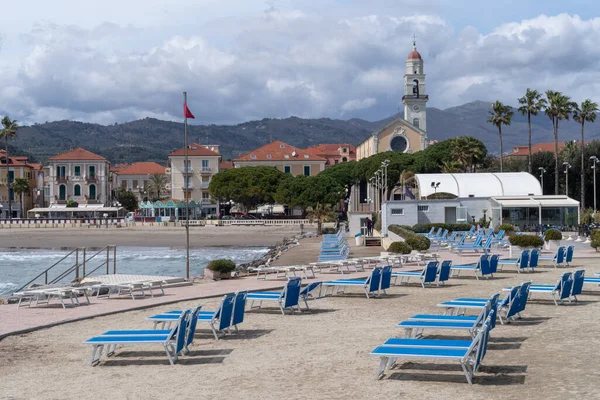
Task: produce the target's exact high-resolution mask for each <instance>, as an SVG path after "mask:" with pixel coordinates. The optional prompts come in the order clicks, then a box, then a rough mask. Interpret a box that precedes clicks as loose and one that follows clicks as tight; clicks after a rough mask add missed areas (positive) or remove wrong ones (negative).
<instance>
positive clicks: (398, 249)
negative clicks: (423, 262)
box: [388, 242, 412, 254]
mask: <svg viewBox="0 0 600 400" xmlns="http://www.w3.org/2000/svg"><path fill="white" fill-rule="evenodd" d="M388 251H389V252H392V253H399V254H410V252H411V251H412V247H410V246H409V245H408V244H406V242H394V243H392V244H391V245H390V247H389V248H388Z"/></svg>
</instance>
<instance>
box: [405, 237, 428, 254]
mask: <svg viewBox="0 0 600 400" xmlns="http://www.w3.org/2000/svg"><path fill="white" fill-rule="evenodd" d="M405 243H406V244H407V245H409V246H410V247H412V248H413V250H417V251H425V250H429V246H431V242H430V241H429V239H428V238H426V237H425V236H421V235H411V236H410V237H409V238H407V239H406V242H405Z"/></svg>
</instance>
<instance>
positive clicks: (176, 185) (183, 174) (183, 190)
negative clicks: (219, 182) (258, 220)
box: [167, 143, 221, 216]
mask: <svg viewBox="0 0 600 400" xmlns="http://www.w3.org/2000/svg"><path fill="white" fill-rule="evenodd" d="M220 162H221V154H220V152H219V146H218V145H200V144H198V143H192V144H190V145H189V146H188V163H187V165H186V164H185V147H184V148H181V149H178V150H175V151H174V152H172V153H171V154H169V166H168V167H167V174H168V175H169V176H170V178H171V197H172V198H173V200H188V201H191V200H194V202H195V203H197V204H199V205H200V207H199V208H200V211H201V213H202V215H204V216H216V215H217V214H218V210H219V204H218V203H217V202H216V201H215V202H213V200H212V199H211V197H210V194H209V192H208V185H209V183H210V180H211V179H212V177H213V176H214V175H215V174H217V173H218V172H219V163H220Z"/></svg>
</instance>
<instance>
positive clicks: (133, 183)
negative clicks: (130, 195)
mask: <svg viewBox="0 0 600 400" xmlns="http://www.w3.org/2000/svg"><path fill="white" fill-rule="evenodd" d="M131 185H132V187H133V188H134V189H137V188H138V181H137V179H134V180H133V181H132V184H131Z"/></svg>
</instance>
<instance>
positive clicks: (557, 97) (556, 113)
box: [544, 90, 575, 194]
mask: <svg viewBox="0 0 600 400" xmlns="http://www.w3.org/2000/svg"><path fill="white" fill-rule="evenodd" d="M546 99H547V101H548V104H547V106H546V110H545V111H544V112H545V113H546V115H547V116H548V118H550V120H552V129H553V133H554V170H555V171H558V123H559V122H560V120H561V119H566V120H568V119H569V116H570V115H571V113H572V112H573V106H574V105H575V104H574V103H573V102H571V98H570V97H569V96H565V95H564V94H562V93H561V92H556V91H554V90H547V91H546ZM558 176H559V174H558V173H557V174H554V194H558Z"/></svg>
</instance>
